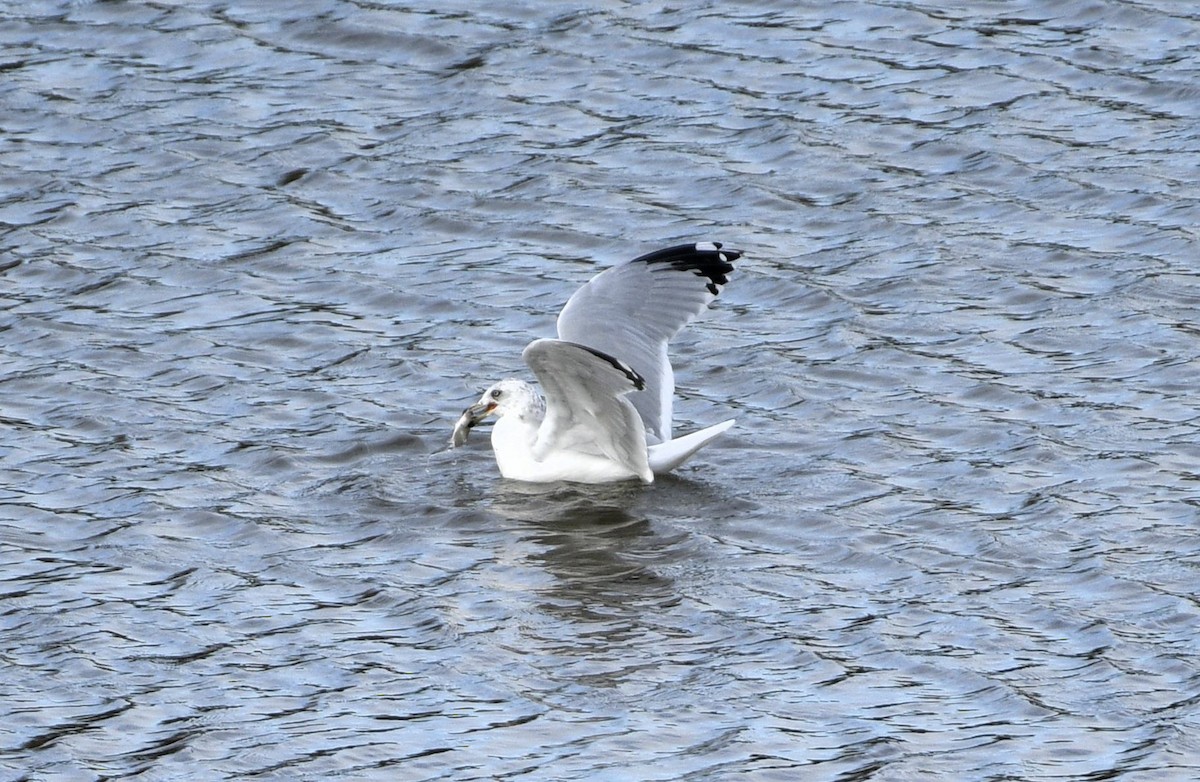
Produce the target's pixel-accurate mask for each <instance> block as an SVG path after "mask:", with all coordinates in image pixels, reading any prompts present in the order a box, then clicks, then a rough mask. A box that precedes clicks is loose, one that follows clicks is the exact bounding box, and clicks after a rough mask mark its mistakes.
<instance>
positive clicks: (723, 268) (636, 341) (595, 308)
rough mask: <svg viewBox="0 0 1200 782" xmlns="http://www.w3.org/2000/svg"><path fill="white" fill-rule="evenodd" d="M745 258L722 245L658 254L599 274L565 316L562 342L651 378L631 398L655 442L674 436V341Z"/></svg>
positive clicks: (578, 294) (577, 293) (702, 244)
mask: <svg viewBox="0 0 1200 782" xmlns="http://www.w3.org/2000/svg"><path fill="white" fill-rule="evenodd" d="M741 255H742V254H741V252H739V251H738V250H727V249H725V248H724V247H722V246H721V244H720V243H718V242H700V243H698V244H681V245H679V246H677V247H668V248H667V249H665V250H658V251H657V252H652V253H649V254H647V255H643V256H641V257H640V258H635V259H634V260H632V261H628V262H626V263H622V264H619V265H617V266H614V267H612V268H610V269H607V270H605V271H603V272H601V273H600V274H598V275H596V276H595V277H593V278H592V279H591V281H590V282H588V283H587V284H585V285H584V286H583V287H582V288H580V289H579V290H577V291H575V294H574V295H573V296H571V298H570V299H569V300H568V301H567V304H566V306H565V307H563V309H562V312H561V313H559V316H558V336H559V338H560V339H563V340H567V341H569V342H575V343H578V344H580V345H584V346H586V347H589V348H593V349H595V350H598V351H600V352H601V353H605V354H607V355H609V356H614V357H616V358H617V359H619V360H620V361H623V362H625V363H626V364H628V365H629V366H630V367H631V368H632V369H633V370H634V371H635V372H636V373H637V374H639V375H641V377H642V378H643V379H644V380H645V388H644V389H642V390H638V391H635V392H633V393H631V394H630V396H629V401H630V402H632V403H633V406H634V407H635V408H637V411H638V413H639V414H640V415H641V418H642V422H643V424H644V426H645V429H646V432H647V433H648V435H649V437H650V439H651V441H653V442H664V441H666V440H670V439H671V409H672V402H673V398H674V396H675V373H674V371H673V370H672V369H671V362H670V359H669V358H668V357H667V343H668V342H669V341H670V340H671V338H672V337H674V336H675V335H676V334H678V333H679V330H680V329H682V328H683V327H684V326H685V325H687V323H688V322H690V321H691V320H692V319H693V318H695V317H696V316H697V315H698V314H700V313H701V312H702V311H704V309H705V308H706V307H707V306H708V305H709V304H710V303H711V302H712V300H713V299H715V298H716V297H717V294H718V293H720V292H721V286H722V285H724V284H725V283H726V282H728V281H729V277H728V275H729V274H730V272H732V271H733V262H734V261H736V260H737V259H738V258H740V257H741ZM535 344H536V343H535Z"/></svg>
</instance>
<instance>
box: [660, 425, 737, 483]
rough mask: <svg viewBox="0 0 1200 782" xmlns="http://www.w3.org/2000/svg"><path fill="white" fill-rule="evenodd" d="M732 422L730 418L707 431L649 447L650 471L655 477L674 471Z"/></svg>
mask: <svg viewBox="0 0 1200 782" xmlns="http://www.w3.org/2000/svg"><path fill="white" fill-rule="evenodd" d="M733 421H734V419H732V418H731V419H729V420H728V421H722V422H721V423H719V424H714V425H712V426H710V427H708V428H707V429H701V430H700V431H698V432H692V433H691V434H688V435H684V436H683V437H677V438H675V439H674V440H667V441H666V442H665V443H657V444H655V445H651V446H650V447H649V449H648V450H649V457H650V470H651V471H652V472H653V473H655V474H656V475H657V474H660V473H664V472H670V471H671V470H674V469H675V468H676V467H678V466H679V465H681V464H683V463H684V462H686V461H687V460H688V459H690V458H691V457H692V454H694V453H695V452H696V451H699V450H700V449H701V448H703V447H704V446H706V445H708V444H709V443H710V442H712V441H713V440H714V439H716V437H717V435H719V434H721V432H724V431H725V430H726V429H728V428H729V427H731V426H733Z"/></svg>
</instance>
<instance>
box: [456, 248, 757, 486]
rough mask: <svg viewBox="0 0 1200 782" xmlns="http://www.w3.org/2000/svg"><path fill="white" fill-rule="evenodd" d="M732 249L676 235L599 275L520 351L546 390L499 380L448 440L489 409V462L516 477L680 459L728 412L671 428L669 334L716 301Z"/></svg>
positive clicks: (647, 469)
mask: <svg viewBox="0 0 1200 782" xmlns="http://www.w3.org/2000/svg"><path fill="white" fill-rule="evenodd" d="M739 257H741V252H739V251H737V250H727V249H725V248H724V247H723V246H722V245H721V244H720V243H719V242H700V243H696V244H684V245H679V246H676V247H668V248H667V249H664V250H658V251H657V252H652V253H649V254H647V255H643V256H641V257H639V258H635V259H633V260H632V261H627V262H625V263H622V264H619V265H617V266H614V267H612V268H610V269H607V270H606V271H603V272H601V273H600V274H598V275H596V276H595V277H593V278H592V279H591V281H589V282H588V283H587V284H585V285H584V286H583V287H582V288H580V289H579V290H577V291H576V292H575V294H574V295H573V296H571V298H570V299H569V300H568V301H567V304H566V306H565V307H563V309H562V312H560V313H559V316H558V336H559V338H558V339H539V340H535V341H533V342H531V343H529V345H528V346H527V347H526V348H525V350H524V352H523V353H522V354H521V355H522V357H523V358H524V359H525V363H526V364H528V365H529V367H530V368H531V369H532V370H533V373H534V375H536V376H537V379H538V381H539V382H540V383H541V386H542V393H539V392H538V390H537V388H535V387H534V386H533V385H531V384H529V383H526V382H524V381H522V380H514V379H508V380H501V381H500V382H498V383H496V384H495V385H493V386H492V387H491V388H489V389H488V390H487V391H485V392H484V393H483V396H481V397H480V398H479V401H478V402H476V403H475V404H473V405H471V406H470V407H468V408H467V409H466V410H465V411H463V414H462V416H461V417H460V418H459V419H458V422H457V423H456V424H455V426H454V435H453V437H452V440H451V443H452V445H454V446H459V445H462V444H463V443H465V442H466V440H467V435H468V433H469V432H470V430H471V427H473V426H475V425H476V424H478V423H479V422H480V421H482V420H483V419H484V418H487V417H488V416H493V415H494V416H497V417H498V420H497V421H496V425H495V426H494V427H493V429H492V450H493V451H494V452H495V454H496V465H497V466H498V467H499V468H500V474H501V475H503V476H504V477H505V478H510V479H512V480H518V481H529V482H534V483H547V482H551V481H578V482H580V483H606V482H609V481H620V480H626V479H630V478H639V479H641V480H642V481H644V482H646V483H650V482H652V481H653V480H654V476H655V475H658V474H662V473H666V472H670V471H671V470H673V469H675V468H676V467H678V466H679V465H681V464H683V463H684V462H685V461H686V460H687V459H688V458H689V457H691V456H692V454H694V453H696V451H698V450H700V449H701V448H702V447H704V446H705V445H707V444H708V443H709V442H711V441H712V440H713V439H714V438H715V437H716V436H717V435H719V434H721V433H722V432H724V431H725V430H726V429H728V428H729V427H730V426H733V420H732V419H731V420H728V421H723V422H721V423H719V424H715V425H714V426H710V427H708V428H706V429H701V430H700V431H698V432H693V433H691V434H689V435H686V436H684V437H680V438H672V436H671V409H672V400H673V397H674V395H675V374H674V372H673V371H672V369H671V362H670V360H669V359H668V358H667V343H668V342H669V341H670V340H671V338H672V337H674V336H675V335H676V334H678V333H679V331H680V329H682V328H683V327H684V326H685V325H687V324H688V323H689V322H690V321H691V320H692V319H694V318H695V317H696V316H697V315H699V314H700V313H701V312H703V311H704V309H705V308H707V307H708V305H709V304H710V303H712V301H713V299H715V298H716V297H717V294H718V293H720V292H721V287H722V286H723V285H724V284H725V283H726V282H728V279H729V277H728V275H729V274H730V273H731V272H732V271H733V261H735V260H737V259H738V258H739ZM543 393H544V394H545V396H544V397H543V395H542V394H543Z"/></svg>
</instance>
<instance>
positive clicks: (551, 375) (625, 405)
mask: <svg viewBox="0 0 1200 782" xmlns="http://www.w3.org/2000/svg"><path fill="white" fill-rule="evenodd" d="M521 356H522V357H523V358H524V359H525V363H526V364H528V365H529V367H530V368H531V369H532V370H533V373H534V374H535V375H537V379H538V382H539V383H541V385H542V393H543V395H544V396H545V398H546V417H545V418H544V419H543V421H542V425H541V427H540V428H539V429H538V436H537V442H536V443H534V446H533V457H534V458H535V459H537V460H539V461H540V460H542V459H543V458H544V457H546V455H547V454H549V453H552V452H554V451H558V450H576V451H582V452H584V453H594V454H603V455H604V456H607V457H608V458H609V459H612V460H613V461H615V462H617V463H619V464H621V465H622V466H624V467H627V468H629V470H630V471H632V472H633V473H634V474H636V475H637V476H638V477H640V478H642V480H646V481H649V480H652V473H651V472H650V465H649V464H648V463H647V460H646V430H645V429H644V428H643V426H642V419H641V418H640V417H639V416H638V413H637V410H635V409H634V407H633V405H631V404H630V403H629V400H628V399H626V398H625V395H626V394H628V393H630V392H632V391H635V390H637V389H639V388H642V387H643V381H642V378H641V376H640V375H638V374H637V373H636V372H634V371H633V370H632V369H630V368H629V367H628V366H626V365H625V364H623V363H622V362H620V361H618V360H617V359H615V358H613V357H612V356H608V355H605V354H604V353H601V352H600V351H598V350H595V349H593V348H590V347H586V346H584V345H576V344H573V343H570V342H561V341H559V340H556V339H539V340H535V341H534V342H531V343H529V345H528V346H526V348H525V351H524V352H523V353H522V354H521Z"/></svg>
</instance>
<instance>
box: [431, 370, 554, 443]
mask: <svg viewBox="0 0 1200 782" xmlns="http://www.w3.org/2000/svg"><path fill="white" fill-rule="evenodd" d="M545 410H546V403H545V401H543V400H542V396H541V394H539V393H538V392H537V389H535V388H534V387H533V386H531V385H530V384H529V383H526V382H525V381H523V380H515V379H512V378H509V379H507V380H501V381H500V382H498V383H496V384H494V385H493V386H492V387H491V388H489V389H488V390H487V391H484V392H483V396H481V397H479V401H478V402H476V403H475V404H473V405H471V406H470V407H468V408H467V409H466V410H464V411H463V414H462V415H461V416H459V419H458V421H457V423H455V424H454V434H453V435H452V436H451V438H450V444H451V445H452V446H454V447H458V446H460V445H462V444H463V443H465V442H466V441H467V435H469V434H470V433H471V428H472V427H474V426H475V425H476V424H478V423H480V422H481V421H483V420H484V419H486V418H488V417H490V416H496V417H497V418H502V417H504V416H506V415H509V414H513V415H517V416H519V417H521V418H524V419H528V420H529V421H530V422H531V423H535V424H536V423H539V422H540V421H541V417H542V415H543V414H544V413H545Z"/></svg>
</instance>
